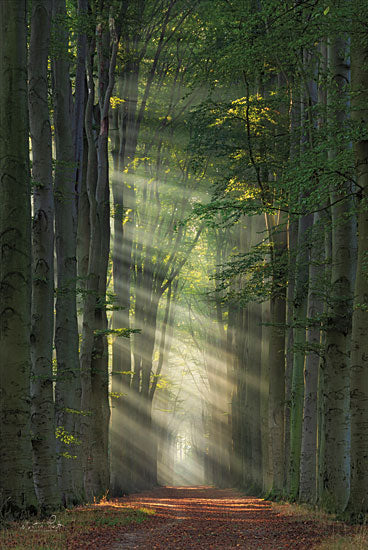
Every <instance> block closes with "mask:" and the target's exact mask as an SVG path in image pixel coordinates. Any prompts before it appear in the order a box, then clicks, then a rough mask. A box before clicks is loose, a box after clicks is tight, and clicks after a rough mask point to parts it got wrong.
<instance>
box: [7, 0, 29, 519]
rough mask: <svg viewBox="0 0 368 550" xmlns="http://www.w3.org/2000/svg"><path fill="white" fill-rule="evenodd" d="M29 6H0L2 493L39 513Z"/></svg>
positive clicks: (15, 509) (12, 507) (18, 508)
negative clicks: (33, 397)
mask: <svg viewBox="0 0 368 550" xmlns="http://www.w3.org/2000/svg"><path fill="white" fill-rule="evenodd" d="M26 8H27V6H26V2H25V0H19V1H18V2H13V0H4V1H3V2H0V49H1V56H0V81H1V90H0V181H1V191H0V193H1V195H0V253H1V258H0V323H1V330H0V387H1V402H0V415H1V416H0V423H1V441H0V455H1V459H0V491H1V495H2V506H4V508H5V510H4V511H5V512H8V513H9V514H10V515H11V516H13V517H16V516H19V515H20V514H22V513H24V512H26V511H30V510H31V509H33V510H34V511H35V510H36V506H37V504H36V498H35V493H34V488H33V479H32V452H31V439H30V394H29V380H30V365H31V357H30V328H31V204H30V174H29V145H28V109H27V103H28V98H27V24H26V14H27V12H26Z"/></svg>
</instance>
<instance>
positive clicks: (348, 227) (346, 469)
mask: <svg viewBox="0 0 368 550" xmlns="http://www.w3.org/2000/svg"><path fill="white" fill-rule="evenodd" d="M328 62H329V69H330V72H331V78H332V83H331V89H330V92H329V96H330V97H329V102H330V103H331V104H332V116H333V119H332V121H333V122H332V124H334V125H339V126H340V127H342V126H343V125H344V124H346V120H347V99H348V98H347V86H348V84H349V80H350V67H349V62H348V41H347V38H339V37H338V38H335V39H334V40H333V41H332V43H331V44H330V45H329V47H328ZM334 105H337V106H334ZM347 146H348V144H346V145H343V146H340V147H339V148H338V147H336V148H335V149H333V150H332V149H331V150H330V151H329V153H328V154H329V159H330V161H333V160H334V158H335V157H336V156H337V155H338V154H339V153H340V152H341V147H345V148H346V147H347ZM343 194H349V184H348V183H344V184H343V185H342V190H340V189H337V190H334V189H331V193H330V201H331V222H332V264H331V289H330V291H329V303H330V308H329V311H328V321H327V323H326V343H325V364H324V370H323V372H324V380H323V388H324V390H323V391H324V424H325V430H324V437H325V443H324V457H323V461H324V464H323V467H324V474H323V487H322V495H321V503H322V506H324V507H325V508H326V509H327V510H330V511H342V510H343V509H344V508H345V506H346V504H347V501H348V498H349V490H350V463H349V460H350V459H349V452H350V450H349V447H350V419H349V385H350V382H349V367H350V362H349V361H350V360H349V351H350V336H351V314H352V297H353V294H352V273H351V264H352V262H353V250H352V241H353V224H352V219H351V217H349V214H348V213H349V210H350V206H351V205H350V201H349V199H345V200H340V201H339V199H341V197H342V196H343ZM337 201H338V202H337Z"/></svg>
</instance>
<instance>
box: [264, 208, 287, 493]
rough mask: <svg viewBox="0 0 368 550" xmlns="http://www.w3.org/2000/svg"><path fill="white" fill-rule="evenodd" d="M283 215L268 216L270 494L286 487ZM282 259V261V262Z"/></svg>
mask: <svg viewBox="0 0 368 550" xmlns="http://www.w3.org/2000/svg"><path fill="white" fill-rule="evenodd" d="M279 218H280V216H270V215H268V216H267V227H268V232H269V239H270V242H271V243H272V249H273V258H272V261H273V262H274V273H273V281H272V283H273V289H272V296H271V304H270V307H271V323H272V326H271V328H270V338H269V346H270V349H269V360H270V363H269V365H270V371H269V377H270V384H269V436H270V441H269V452H270V456H271V471H272V489H271V495H272V496H274V497H277V496H280V495H281V494H282V493H283V488H284V408H285V320H286V319H285V317H286V286H285V279H284V278H285V273H284V272H283V269H282V264H283V262H284V258H283V257H284V255H285V252H286V229H285V228H284V227H282V226H281V225H280V220H279ZM279 262H281V263H280V265H279Z"/></svg>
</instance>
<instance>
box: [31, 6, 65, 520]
mask: <svg viewBox="0 0 368 550" xmlns="http://www.w3.org/2000/svg"><path fill="white" fill-rule="evenodd" d="M50 27H51V5H50V3H49V2H48V1H45V0H39V1H35V2H33V5H32V17H31V40H30V45H29V63H28V74H29V122H30V134H31V139H32V180H33V189H34V191H33V209H34V216H33V231H32V236H33V239H32V245H33V292H32V331H31V344H32V346H31V358H32V369H31V399H32V404H31V415H32V416H31V419H32V447H33V462H34V482H35V488H36V493H37V497H38V500H39V503H40V505H41V507H42V509H43V511H44V512H46V513H47V512H51V511H53V510H55V509H57V508H58V507H59V506H60V503H61V501H60V493H59V492H58V490H57V488H56V487H57V472H56V444H55V420H54V418H55V408H54V396H53V366H52V350H53V336H54V196H53V177H52V141H51V125H50V113H49V106H48V58H49V43H50Z"/></svg>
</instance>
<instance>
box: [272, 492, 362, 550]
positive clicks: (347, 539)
mask: <svg viewBox="0 0 368 550" xmlns="http://www.w3.org/2000/svg"><path fill="white" fill-rule="evenodd" d="M272 508H273V510H274V511H275V512H276V513H278V514H281V515H284V516H285V515H286V516H292V517H293V519H294V520H297V521H301V522H306V521H315V522H319V523H321V524H322V525H331V524H334V525H336V533H334V534H333V535H332V536H330V537H328V538H326V539H325V540H324V541H323V542H321V543H319V544H318V545H317V546H314V547H313V550H367V549H368V525H359V526H354V527H353V526H351V525H348V524H346V523H343V522H341V521H337V520H338V518H337V516H334V515H332V514H328V513H326V512H324V511H323V510H320V509H318V508H312V507H311V506H307V505H303V504H290V503H288V502H282V503H280V502H277V503H272ZM322 525H321V526H322Z"/></svg>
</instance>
